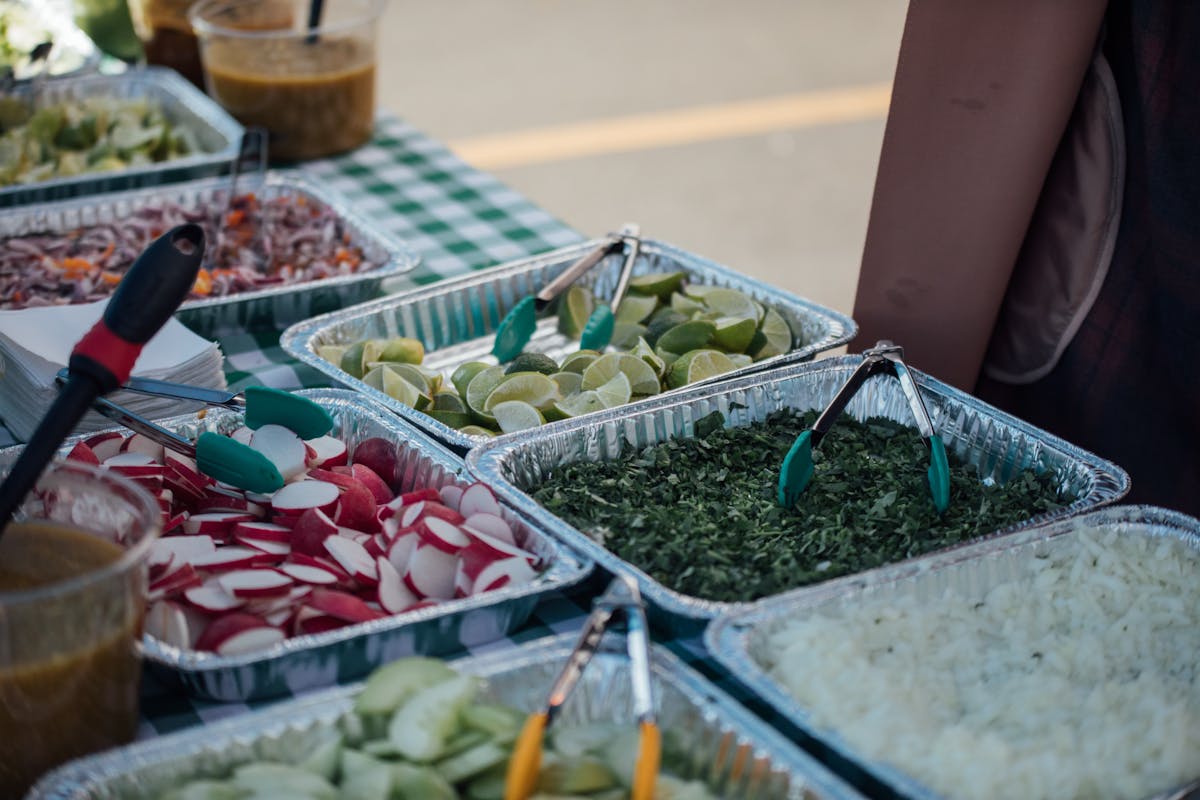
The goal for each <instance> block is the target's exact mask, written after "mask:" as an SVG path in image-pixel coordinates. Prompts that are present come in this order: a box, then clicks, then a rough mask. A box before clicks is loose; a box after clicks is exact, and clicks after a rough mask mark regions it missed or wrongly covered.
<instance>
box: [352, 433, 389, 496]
mask: <svg viewBox="0 0 1200 800" xmlns="http://www.w3.org/2000/svg"><path fill="white" fill-rule="evenodd" d="M396 457H397V448H396V445H395V444H393V443H392V442H390V441H388V440H387V439H382V438H380V437H378V436H373V437H371V438H369V439H364V440H363V441H361V442H359V443H358V445H357V446H356V447H355V448H354V453H353V457H352V458H351V460H352V461H354V462H355V463H356V464H366V465H367V466H368V467H370V468H371V469H372V470H373V471H374V472H375V474H376V475H378V476H379V477H381V478H383V480H384V481H385V482H386V483H387V484H388V485H389V486H395V485H396V481H397V478H398V476H397V475H396Z"/></svg>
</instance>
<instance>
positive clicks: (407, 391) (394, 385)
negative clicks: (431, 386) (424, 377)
mask: <svg viewBox="0 0 1200 800" xmlns="http://www.w3.org/2000/svg"><path fill="white" fill-rule="evenodd" d="M379 369H380V370H382V371H383V393H384V394H386V395H387V396H388V397H390V398H392V399H393V400H395V401H397V402H399V403H403V404H404V405H406V406H408V407H409V408H415V409H416V410H417V411H424V410H425V409H427V408H429V405H430V404H431V403H432V402H433V401H432V400H431V399H430V397H429V395H427V394H425V393H424V392H423V391H421V390H420V389H418V388H417V387H416V386H414V385H413V384H412V382H411V381H410V380H408V378H406V377H404V376H402V375H401V374H400V373H398V372H397V371H396V369H395V368H394V367H392V366H385V367H379Z"/></svg>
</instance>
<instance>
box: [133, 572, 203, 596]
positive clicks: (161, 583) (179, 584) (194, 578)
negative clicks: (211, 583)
mask: <svg viewBox="0 0 1200 800" xmlns="http://www.w3.org/2000/svg"><path fill="white" fill-rule="evenodd" d="M203 582H204V578H202V577H201V576H200V574H199V573H197V572H196V568H195V567H193V566H192V565H191V564H182V565H181V566H180V567H179V569H172V570H171V571H170V572H169V573H166V574H164V575H162V576H161V577H160V578H159V579H158V580H157V581H154V582H153V583H150V584H148V585H147V587H146V596H147V597H149V598H150V599H151V600H158V599H161V598H163V597H169V596H171V595H175V594H178V593H180V592H182V591H183V590H185V589H188V588H190V587H192V586H199V585H200V584H202V583H203Z"/></svg>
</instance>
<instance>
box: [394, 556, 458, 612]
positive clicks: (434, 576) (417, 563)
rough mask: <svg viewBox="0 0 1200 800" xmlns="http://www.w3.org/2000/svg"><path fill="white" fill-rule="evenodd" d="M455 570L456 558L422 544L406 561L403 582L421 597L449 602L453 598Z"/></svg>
mask: <svg viewBox="0 0 1200 800" xmlns="http://www.w3.org/2000/svg"><path fill="white" fill-rule="evenodd" d="M457 568H458V556H456V555H454V554H452V553H447V552H446V551H444V550H440V549H438V548H436V547H433V546H432V545H428V544H426V543H424V542H422V543H421V544H419V545H417V548H416V550H414V551H413V554H412V557H411V558H410V559H409V561H408V570H407V571H406V572H405V573H404V582H405V583H406V584H408V588H410V589H412V590H413V591H414V592H416V593H417V594H418V595H420V596H422V597H433V598H436V599H438V600H449V599H451V598H452V597H454V571H455V570H456V569H457Z"/></svg>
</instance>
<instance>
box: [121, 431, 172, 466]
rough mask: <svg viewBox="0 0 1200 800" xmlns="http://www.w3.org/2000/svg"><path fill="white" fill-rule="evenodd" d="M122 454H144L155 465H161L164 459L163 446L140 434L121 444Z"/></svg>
mask: <svg viewBox="0 0 1200 800" xmlns="http://www.w3.org/2000/svg"><path fill="white" fill-rule="evenodd" d="M121 452H122V453H144V454H145V455H148V456H150V458H152V459H154V463H155V464H162V463H163V459H164V458H165V451H164V450H163V446H162V445H161V444H159V443H158V442H156V441H154V440H153V439H151V438H150V437H149V436H146V435H144V434H141V433H135V434H134V435H133V436H130V437H129V438H128V439H126V440H125V441H124V442H122V443H121Z"/></svg>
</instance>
